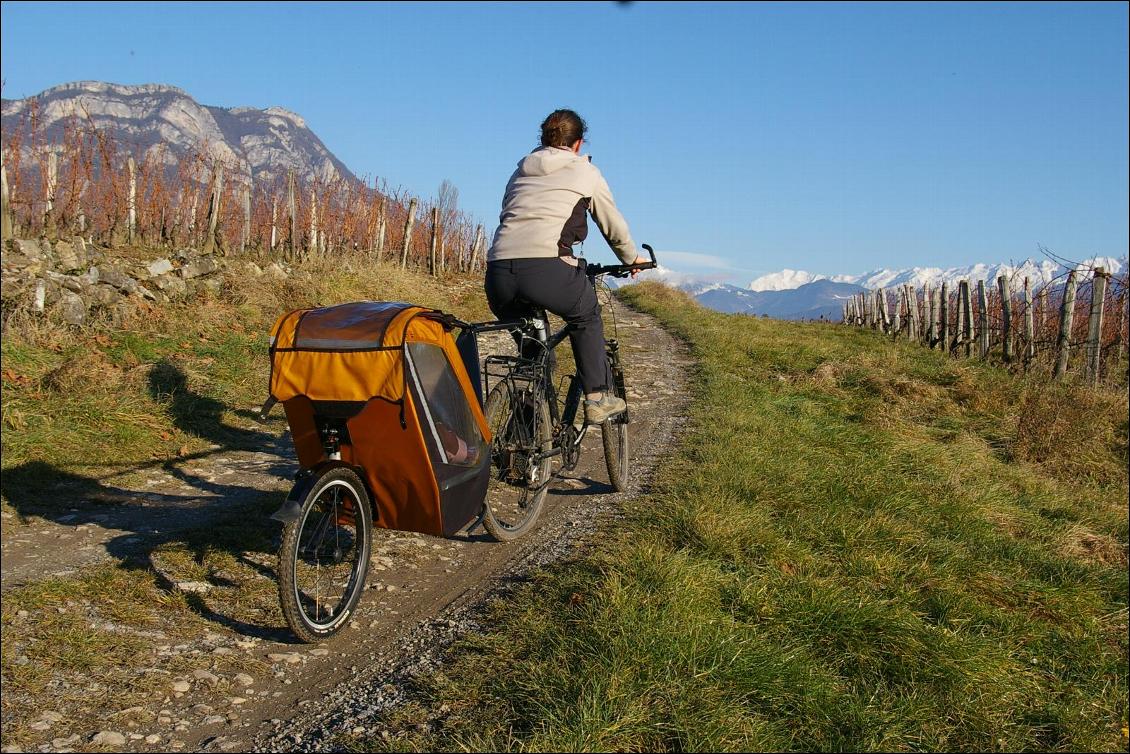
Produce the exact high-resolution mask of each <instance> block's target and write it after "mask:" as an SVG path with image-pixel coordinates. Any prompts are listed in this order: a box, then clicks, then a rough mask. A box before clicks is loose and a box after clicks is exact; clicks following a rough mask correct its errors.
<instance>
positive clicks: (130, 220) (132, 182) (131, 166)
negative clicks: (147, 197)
mask: <svg viewBox="0 0 1130 754" xmlns="http://www.w3.org/2000/svg"><path fill="white" fill-rule="evenodd" d="M126 169H127V170H128V171H129V199H128V201H129V204H128V205H127V210H128V216H127V221H126V241H127V243H129V244H130V245H131V246H132V245H133V243H134V240H135V238H136V236H137V161H136V160H134V159H133V155H130V158H129V159H128V160H127V161H126Z"/></svg>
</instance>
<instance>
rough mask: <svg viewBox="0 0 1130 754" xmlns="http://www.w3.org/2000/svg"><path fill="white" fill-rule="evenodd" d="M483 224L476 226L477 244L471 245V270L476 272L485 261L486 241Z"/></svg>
mask: <svg viewBox="0 0 1130 754" xmlns="http://www.w3.org/2000/svg"><path fill="white" fill-rule="evenodd" d="M484 232H485V231H484V229H483V226H482V225H478V226H476V227H475V245H474V246H473V247H471V272H475V271H476V270H478V269H479V267H480V266H481V265H482V263H483V254H484V253H485V252H484V251H483V245H484V244H485V242H486V239H485V236H484Z"/></svg>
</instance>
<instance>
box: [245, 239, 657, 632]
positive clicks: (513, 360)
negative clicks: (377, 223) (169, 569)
mask: <svg viewBox="0 0 1130 754" xmlns="http://www.w3.org/2000/svg"><path fill="white" fill-rule="evenodd" d="M643 248H644V249H646V250H647V252H648V254H650V256H651V261H650V262H647V263H643V264H638V265H599V264H592V265H586V268H585V274H586V275H587V276H588V280H589V283H590V284H591V285H593V286H594V288H595V287H596V286H598V285H599V284H600V283H601V282H602V279H603V278H604V277H605V276H613V277H618V278H623V277H627V276H628V275H630V274H631V273H632V272H634V271H636V270H645V269H653V268H654V267H655V266H656V262H655V252H654V251H652V249H651V247H650V246H647V245H646V244H645V245H644V247H643ZM343 306H344V305H343ZM348 306H352V307H355V308H358V307H359V308H360V309H361V310H362V311H361V315H358V316H357V317H355V318H346V319H345V320H344V324H340V322H338V323H336V324H335V323H334V322H331V325H334V326H336V327H338V329H333V330H330V331H328V332H318V333H315V335H316V336H318V340H317V341H316V342H315V343H314V344H313V346H311V347H308V348H307V349H306V350H305V351H303V353H304V354H305V356H306V357H307V358H311V359H313V358H318V357H317V356H316V354H319V353H323V352H327V353H330V354H331V355H332V357H333V358H335V359H342V358H345V357H347V356H349V355H350V354H354V355H358V358H365V356H364V354H374V353H382V352H389V351H388V348H386V347H384V346H383V345H381V344H383V342H384V341H383V338H384V335H380V336H376V335H374V333H375V332H376V331H378V330H379V331H381V332H384V331H385V328H386V327H387V325H388V322H390V321H393V320H392V319H391V317H393V315H395V313H396V312H397V311H403V310H409V314H411V312H412V311H413V310H415V309H418V308H419V307H413V306H412V305H410V304H404V303H393V304H388V303H380V302H358V303H355V304H350V305H348ZM334 309H336V307H330V308H327V309H319V310H316V311H319V312H323V313H324V312H329V311H332V310H334ZM307 314H308V312H305V311H301V310H300V311H299V312H298V313H296V314H295V316H294V320H295V321H296V322H298V323H301V322H307V323H309V322H310V321H311V320H312V319H314V317H312V316H306V315H307ZM612 314H613V317H612V324H613V334H614V335H615V330H616V320H615V312H614V311H613V312H612ZM290 316H291V315H287V317H290ZM416 316H420V317H421V318H422V319H421V321H424V320H427V319H429V318H430V320H431V321H434V322H436V323H440V324H442V325H443V326H444V327H445V328H447V329H448V330H454V329H459V330H461V334H460V336H459V337H458V338H456V339H455V341H454V344H453V348H454V349H455V353H452V354H449V355H453V356H455V358H456V359H457V360H458V361H459V362H460V366H461V367H462V368H463V369H465V370H466V378H467V382H468V383H469V385H470V390H471V392H472V394H470V395H467V396H465V397H467V398H469V400H470V401H471V402H473V403H474V404H475V405H474V411H479V410H480V409H482V414H481V415H480V416H481V418H483V419H485V425H486V428H487V429H489V430H490V436H491V442H490V444H489V446H488V445H487V444H486V440H485V438H486V435H475V433H474V431H473V429H472V427H473V425H474V422H472V421H464V422H460V421H458V415H459V411H457V410H455V409H456V408H457V406H456V404H452V403H449V404H446V405H445V404H444V403H443V402H442V401H441V400H440V399H441V398H443V399H444V400H448V399H451V398H452V396H459V395H462V394H463V393H462V392H461V390H460V389H458V388H457V387H456V385H457V384H458V380H457V379H456V378H455V377H454V376H453V375H452V374H449V372H450V367H451V364H452V361H451V360H449V359H448V357H447V356H444V355H443V352H441V350H439V349H435V350H433V351H430V352H429V351H428V350H427V348H424V349H423V350H422V351H419V352H417V351H416V350H415V348H414V346H415V345H416V344H414V343H411V342H407V341H405V343H404V345H402V346H395V347H394V351H392V352H389V353H393V352H394V353H398V354H402V355H401V356H399V357H398V358H402V359H403V362H402V364H403V366H402V367H401V368H402V372H401V375H402V377H401V379H403V380H404V389H405V391H408V392H407V393H405V395H406V396H408V397H411V399H412V400H411V402H410V403H408V404H405V403H403V402H402V403H400V404H399V405H400V406H401V407H402V409H400V410H403V407H406V405H412V406H416V407H417V408H418V410H419V412H420V413H419V414H418V416H419V417H421V420H420V422H419V423H416V424H411V423H406V421H405V420H406V418H409V416H410V415H409V414H406V413H399V421H398V403H397V402H396V401H388V400H382V399H379V398H377V399H370V400H367V401H358V400H346V399H342V400H337V399H334V397H333V396H331V397H330V398H329V399H317V400H310V399H308V398H307V397H306V396H305V395H299V396H297V397H294V398H291V399H289V400H287V401H285V402H284V404H283V405H284V407H285V408H286V410H287V421H288V423H289V424H290V427H291V435H292V437H293V438H294V440H295V447H296V452H297V454H298V457H299V463H300V465H301V468H300V470H299V472H298V474H297V476H296V477H295V484H294V487H293V488H292V489H291V491H290V494H289V495H288V496H287V499H286V501H285V502H284V504H283V506H282V507H281V508H279V510H277V511H276V512H275V513H274V514H273V515H272V516H271V518H272V519H274V520H276V521H280V522H281V523H282V524H283V535H282V541H281V545H280V547H279V554H278V578H279V599H280V604H281V606H282V611H283V614H284V616H285V618H286V621H287V624H288V625H289V626H290V627H291V629H292V630H293V631H294V633H295V635H296V636H297V637H298V638H299V639H301V640H302V641H307V642H315V641H322V640H324V639H326V638H328V637H330V636H333V635H334V634H336V633H338V632H339V631H340V630H341V629H342V628H343V627H344V626H346V625H347V624H348V622H349V620H350V617H351V615H352V614H353V611H354V610H355V608H356V606H357V604H358V602H359V600H360V598H361V594H362V592H363V591H364V588H365V579H366V576H367V573H368V567H369V558H370V554H371V551H372V530H373V527H374V526H381V527H384V528H393V529H400V530H406V531H423V532H425V533H428V534H433V535H437V536H452V535H454V534H456V533H458V532H459V531H464V532H466V531H471V530H473V529H475V528H476V527H477V526H478V525H480V524H481V525H483V526H484V527H485V528H486V529H487V531H488V532H489V533H490V534H491V535H493V536H494V537H495V539H498V540H500V541H510V540H513V539H516V538H517V537H520V536H522V535H523V534H525V533H527V532H528V531H529V530H530V529H531V528H532V527H533V525H534V523H535V522H536V521H537V518H538V516H539V514H540V513H541V508H542V505H543V503H544V501H545V498H546V494H547V493H548V490H549V485H550V483H551V482H552V481H553V480H554V479H555V478H557V476H558V475H559V474H560V473H561V472H563V471H572V470H573V469H575V468H576V467H577V464H578V462H579V460H580V454H581V441H582V440H583V439H584V438H585V436H586V435H587V433H588V431H589V430H590V427H589V426H587V425H582V426H577V423H576V421H577V412H578V410H579V409H580V406H581V400H582V398H583V397H584V396H583V389H582V387H581V383H580V380H579V378H578V377H577V375H576V374H571V375H567V376H566V377H565V378H564V382H567V383H568V384H567V387H566V388H565V389H564V390H560V389H559V386H558V385H557V384H556V383H555V372H556V358H555V357H554V351H555V349H556V348H557V347H558V346H559V345H561V343H562V342H563V341H564V340H565V339H566V338H568V337H569V334H570V332H571V329H570V327H569V326H565V327H563V328H562V329H561V330H559V331H558V332H556V333H553V332H551V331H550V326H549V319H548V318H547V316H546V314H545V312H544V311H542V312H538V313H537V314H536V315H535V316H532V317H529V318H525V319H516V320H496V321H491V322H483V323H478V324H471V323H467V322H463V321H461V320H458V319H456V318H455V317H452V316H451V315H447V314H443V313H442V312H437V311H435V310H429V311H426V312H423V313H422V314H413V315H412V317H416ZM382 317H383V318H384V319H382ZM412 317H408V318H407V319H405V320H403V322H404V323H405V324H404V326H403V331H402V330H401V328H400V327H397V328H393V329H392V331H393V332H394V333H397V334H398V335H397V336H396V337H399V338H400V339H401V340H403V339H404V338H405V337H406V336H407V334H408V333H409V328H410V326H411V322H412V321H413V319H412ZM285 319H286V318H284V320H285ZM284 320H280V324H281V323H282V322H283V321H284ZM396 321H398V322H401V321H402V320H396ZM423 329H424V331H425V334H426V332H427V328H426V327H424V328H423ZM491 331H509V332H510V333H511V334H512V335H513V336H514V337H515V339H516V341H517V344H518V346H519V348H518V354H519V355H517V356H503V355H492V356H488V357H487V358H486V359H484V360H482V361H480V359H479V355H478V354H479V351H478V337H479V335H481V334H483V333H487V332H491ZM294 333H295V334H294V337H293V345H292V346H290V347H289V348H290V350H291V351H299V350H301V349H300V348H299V346H300V343H299V340H300V339H299V336H298V325H297V324H296V325H295V326H294ZM433 336H434V332H433ZM350 338H355V339H356V338H359V339H361V340H362V341H364V342H362V343H361V345H360V347H355V346H356V344H357V341H356V340H349V339H350ZM374 338H376V341H375V342H378V345H379V346H380V347H376V348H374V347H372V346H371V345H366V344H367V343H368V341H372V340H373V339H374ZM425 345H427V344H425ZM273 348H274V351H275V352H278V353H284V352H286V350H287V349H286V348H283V347H279V346H277V343H276V344H275V346H273ZM606 349H607V357H608V359H607V363H608V373H607V378H608V380H607V384H608V385H609V386H610V387H609V389H610V390H612V391H613V392H614V393H615V394H616V395H617V396H619V397H620V398H622V399H624V400H625V402H627V391H626V388H625V381H624V369H623V364H622V362H621V358H620V346H619V341H618V339H617V338H616V337H612V338H609V339H607V340H606ZM428 353H431V355H432V356H433V357H435V358H434V359H432V360H431V361H430V362H429V361H428V359H427V358H426V357H427V355H428ZM390 363H392V362H390ZM396 363H401V362H396ZM429 365H430V366H431V367H436V366H442V369H441V370H440V371H439V372H434V371H433V372H432V373H431V377H429V374H428V369H429ZM445 370H446V371H445ZM371 371H372V370H365V369H360V368H358V369H354V370H352V371H350V372H349V374H354V375H362V376H364V375H369V376H371V374H370V372H371ZM274 373H275V370H274V368H273V371H272V374H274ZM301 373H302V374H307V373H308V374H309V375H311V377H312V379H313V380H314V381H315V382H318V381H322V382H325V381H327V380H328V381H331V383H333V378H332V375H331V373H330V372H329V371H328V370H317V369H308V370H305V371H303V372H301ZM444 374H448V377H450V379H449V380H448V381H447V382H445V381H444V378H443V375H444ZM484 376H485V380H484V379H483V377H484ZM484 383H485V387H486V393H487V398H486V400H485V401H484V400H483V387H484ZM445 386H446V387H447V388H451V389H449V390H447V389H445ZM331 387H335V388H338V389H340V388H342V385H338V384H336V383H333V384H331ZM272 395H273V393H272ZM562 395H563V396H564V397H563V399H560V400H559V396H562ZM272 405H273V398H272V400H269V401H268V402H267V403H266V404H264V408H263V410H262V415H263V416H264V417H265V416H266V413H267V412H268V411H269V410H270V406H272ZM463 405H464V406H465V407H466V408H467V411H468V412H469V413H468V414H467V416H466V417H465V418H468V419H470V416H471V415H470V411H471V408H470V406H471V404H470V403H465V404H463ZM429 407H431V408H429ZM433 408H434V409H435V412H434V413H433V412H432V409H433ZM445 408H446V415H445V411H444V409H445ZM629 422H630V416H629V412H628V410H625V411H623V412H622V413H620V414H618V415H616V416H613V417H611V418H609V419H607V420H606V421H604V422H603V423H602V424H601V425H600V431H601V437H602V440H603V444H604V458H605V463H606V465H607V467H608V474H609V480H610V482H611V485H612V487H613V489H615V490H616V491H623V490H625V489H626V488H627V486H628V482H629V477H630V473H631V466H630V463H629V459H628V423H629ZM425 425H426V427H427V429H426V431H425V430H424V426H425ZM409 426H412V427H414V429H416V430H417V431H419V432H421V433H423V434H420V435H417V438H418V439H419V440H420V442H418V443H412V442H408V441H407V440H405V439H402V436H401V435H399V434H398V432H403V431H406V429H405V428H406V427H409ZM390 431H391V433H392V434H391V435H390V434H389V432H390ZM389 436H392V437H394V438H398V439H399V440H400V442H399V445H397V446H396V448H395V449H394V448H393V447H392V446H383V445H382V442H383V441H384V440H386V439H387V438H388V437H389ZM476 438H477V441H476ZM394 450H395V452H394ZM413 452H414V453H415V455H413ZM437 459H440V460H442V464H438V465H437V464H436V461H437ZM555 463H556V464H558V468H557V469H556V470H555V469H554V464H555ZM413 469H415V473H416V474H417V476H416V477H413V479H416V480H417V481H419V474H420V473H425V474H433V473H435V474H436V476H434V477H432V478H431V479H432V480H433V482H434V484H429V483H425V484H423V485H422V486H419V485H418V486H417V487H416V489H417V491H418V490H421V489H422V490H425V491H427V490H432V491H433V492H435V493H436V494H437V500H438V502H439V504H440V505H441V506H443V514H444V515H445V516H446V515H447V514H450V515H451V517H452V522H453V523H452V524H451V526H442V527H438V528H436V527H435V526H433V525H432V524H430V523H429V522H428V521H426V520H422V519H412V518H410V517H411V516H412V515H413V514H415V513H417V512H418V511H417V510H415V509H414V508H413V507H412V506H413V505H418V504H419V500H418V497H417V498H413V497H410V496H405V495H400V494H399V493H398V494H396V495H392V494H391V493H390V491H389V490H390V489H398V490H399V489H403V488H404V487H403V486H401V487H398V486H396V485H406V479H408V475H409V474H410V473H413ZM488 471H489V479H488V474H487V472H488ZM390 481H392V482H395V483H396V484H393V485H392V487H391V488H390V487H389V484H388V483H389V482H390ZM408 481H411V480H410V479H409V480H408ZM424 481H425V482H428V479H427V478H425V479H424ZM382 484H384V486H383V487H382V486H381V485H382ZM457 490H462V492H461V493H460V495H458V496H455V497H451V499H450V500H449V499H448V497H449V496H450V495H451V494H452V493H453V492H455V491H457ZM484 490H485V494H483V493H484ZM381 494H383V495H385V497H386V500H385V503H386V505H394V506H398V507H396V508H395V510H394V511H393V512H394V513H397V514H398V515H400V516H401V518H391V519H388V520H382V519H381V518H379V517H378V514H379V513H380V510H379V506H378V505H376V503H377V500H378V497H379V495H381ZM456 497H458V499H456ZM433 502H436V501H433ZM449 502H450V503H452V504H451V506H448V503H449ZM460 506H462V507H460ZM388 512H389V510H388V509H386V511H385V513H388ZM476 512H477V515H476Z"/></svg>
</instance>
